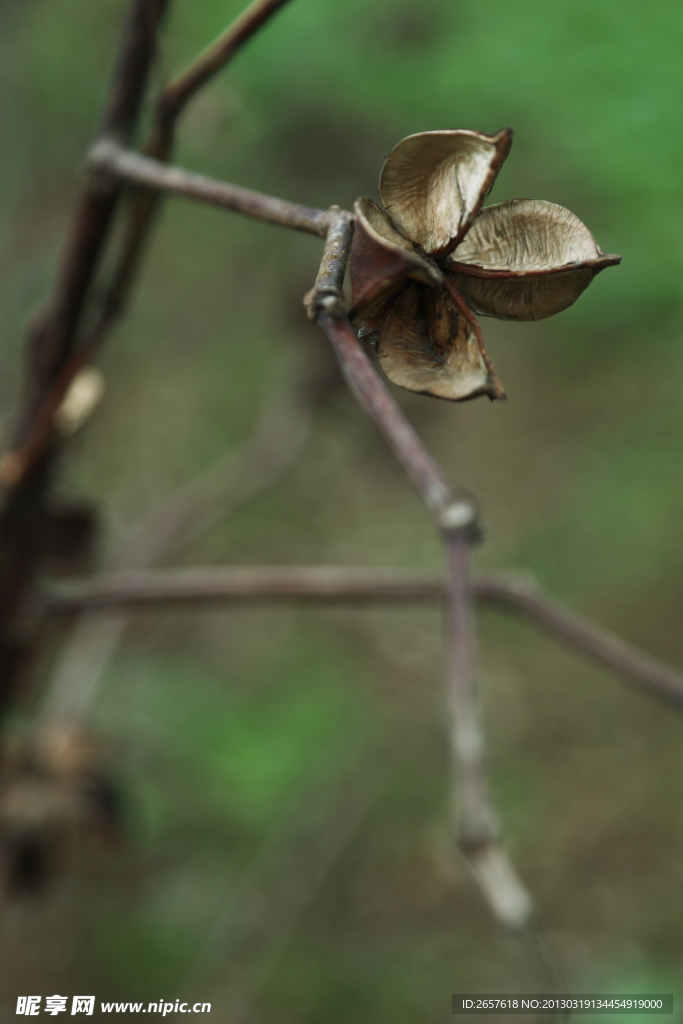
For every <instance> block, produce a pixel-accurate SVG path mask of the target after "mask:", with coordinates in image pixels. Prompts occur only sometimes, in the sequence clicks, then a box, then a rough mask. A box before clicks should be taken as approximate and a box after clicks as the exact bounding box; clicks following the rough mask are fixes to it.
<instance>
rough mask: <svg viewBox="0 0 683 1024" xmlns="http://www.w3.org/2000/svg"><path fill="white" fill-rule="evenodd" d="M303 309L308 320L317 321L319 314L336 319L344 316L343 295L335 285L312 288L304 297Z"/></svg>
mask: <svg viewBox="0 0 683 1024" xmlns="http://www.w3.org/2000/svg"><path fill="white" fill-rule="evenodd" d="M304 308H305V310H306V316H307V317H308V319H309V320H317V319H318V317H319V316H320V315H321V314H324V315H325V316H329V317H332V318H334V319H336V318H337V317H341V316H344V312H345V304H344V294H343V292H342V290H341V288H337V287H336V286H335V285H326V286H324V287H321V288H319V287H316V286H314V287H313V288H311V290H310V291H309V292H306V294H305V295H304Z"/></svg>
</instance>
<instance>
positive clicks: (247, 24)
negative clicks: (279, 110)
mask: <svg viewBox="0 0 683 1024" xmlns="http://www.w3.org/2000/svg"><path fill="white" fill-rule="evenodd" d="M286 2H287V0H256V2H255V3H253V4H251V5H250V6H249V7H248V8H247V9H246V10H245V11H244V12H243V13H242V14H241V15H240V16H239V17H238V18H237V19H236V20H235V21H234V22H233V23H232V25H230V26H229V27H228V28H227V29H226V30H225V32H224V33H222V34H221V35H220V36H219V37H218V39H217V40H216V41H215V42H214V43H213V44H212V45H211V46H210V47H208V48H207V50H205V51H204V53H202V54H201V55H200V56H199V57H198V58H197V60H196V61H195V62H194V63H193V64H192V65H191V66H190V67H189V68H188V69H187V70H186V71H185V72H184V73H183V74H181V75H179V76H178V78H176V79H175V80H174V81H172V82H171V83H170V85H169V86H168V87H167V88H166V89H165V90H164V92H163V93H162V96H161V97H160V99H159V101H158V104H157V110H156V121H155V123H154V125H153V127H152V131H151V134H150V137H149V139H148V142H147V145H146V147H145V151H146V154H147V157H148V158H156V159H157V160H159V161H163V160H167V159H168V157H169V156H170V153H171V151H172V149H173V142H174V129H175V125H176V122H177V120H178V117H179V116H180V114H181V113H182V111H183V110H184V108H185V106H186V105H187V103H188V101H189V100H190V99H191V98H192V96H194V95H195V94H196V92H197V91H198V90H199V89H200V88H201V87H202V86H203V85H204V84H206V82H207V81H208V80H209V79H210V78H211V77H212V76H213V75H214V74H215V73H216V72H217V71H219V70H220V69H221V68H223V67H225V66H226V65H227V64H228V63H229V62H230V61H231V60H232V58H233V57H234V56H235V54H236V53H237V52H238V51H239V50H240V49H241V48H242V47H243V46H244V44H245V43H246V42H248V40H249V39H250V38H251V37H252V36H253V35H254V33H256V32H257V31H258V30H259V29H260V28H261V27H262V26H263V25H264V24H265V23H266V22H267V21H269V20H270V18H271V17H272V16H273V14H275V13H276V12H277V11H278V10H279V8H280V7H282V6H284V4H285V3H286ZM167 3H168V0H163V3H161V5H160V0H151V3H150V5H149V9H148V11H146V12H143V14H144V17H145V18H146V22H145V26H146V28H147V29H148V30H149V31H151V30H154V31H155V32H156V29H157V27H158V22H159V18H160V13H159V11H158V10H157V8H159V9H160V6H164V5H165V4H167ZM155 5H156V8H155ZM140 10H142V8H140ZM138 13H139V12H138V11H137V8H136V9H135V10H134V12H133V15H132V21H131V26H132V27H131V31H133V32H134V33H135V34H136V40H137V45H138V51H139V49H140V47H141V46H142V45H144V44H145V40H146V36H145V33H144V32H141V31H140V24H139V22H140V18H139V17H138ZM145 26H143V27H145ZM138 51H136V50H133V53H132V57H131V54H130V53H128V52H127V51H126V52H124V53H123V55H122V57H121V58H120V60H119V66H118V71H117V75H116V76H115V80H116V83H117V86H116V88H115V89H114V91H113V93H112V100H111V103H110V105H109V107H108V109H107V111H106V112H105V116H104V117H103V119H102V129H101V131H100V138H104V137H107V138H109V139H110V140H115V141H117V142H119V141H128V140H129V138H130V136H131V128H130V125H129V124H128V121H127V120H126V118H127V115H128V105H127V104H128V102H129V92H130V91H131V90H135V89H138V90H143V89H144V84H145V78H144V76H143V77H141V65H140V66H138V65H139V52H138ZM197 177H201V176H197ZM207 180H208V179H207ZM113 184H114V187H111V185H112V183H111V182H110V183H109V184H108V185H106V186H105V187H104V188H95V189H93V190H92V192H91V193H88V194H87V196H86V198H87V202H88V204H90V206H92V205H93V204H94V203H95V204H97V203H99V204H100V205H102V204H103V205H105V206H106V205H107V204H109V205H110V206H111V207H112V209H111V211H110V213H112V212H113V203H115V202H117V201H118V198H119V191H118V189H117V188H116V183H115V182H114V183H113ZM242 191H243V192H244V193H245V194H247V193H248V194H249V196H250V197H251V199H252V200H253V199H254V197H256V200H257V202H256V205H257V206H258V193H253V192H249V190H242ZM242 198H243V197H242ZM266 198H269V197H266ZM159 200H160V193H159V191H158V190H157V189H156V187H153V188H139V189H137V190H136V191H135V192H134V193H133V194H132V195H131V196H130V197H129V202H128V210H127V216H126V221H125V226H124V231H123V238H122V241H121V246H120V249H119V252H118V255H117V258H116V261H115V264H114V268H113V270H112V273H111V278H110V280H109V283H108V285H107V287H106V289H105V291H104V297H103V299H102V302H101V307H100V310H99V312H98V314H97V317H96V321H95V324H94V325H93V326H92V328H91V329H90V331H89V333H88V334H87V336H86V337H85V338H84V339H83V341H82V342H81V344H80V345H79V348H78V351H76V352H72V353H71V354H70V356H69V358H68V359H67V361H66V362H65V363H64V365H63V366H62V367H61V368H60V369H59V372H58V374H57V376H56V379H55V380H54V381H53V382H52V383H51V385H50V387H49V388H48V390H47V392H46V393H43V392H41V391H40V390H39V391H38V392H37V393H36V394H35V395H34V398H33V401H34V402H35V405H34V406H33V407H32V410H31V413H30V416H29V417H28V419H27V421H26V424H25V428H24V430H23V431H22V433H21V434H20V435H19V437H18V438H17V440H16V441H15V443H14V445H13V446H12V448H11V449H10V450H9V451H7V452H5V454H4V455H3V456H2V458H1V459H0V492H1V491H2V490H4V492H5V494H4V497H5V500H7V498H8V496H9V494H10V493H11V491H12V490H14V489H16V488H17V487H18V486H19V485H20V484H21V482H22V480H23V479H24V478H25V476H26V474H27V473H28V472H30V470H31V469H32V468H33V466H34V465H35V464H36V462H37V461H38V459H39V458H40V457H41V455H42V453H43V452H44V450H45V448H46V447H47V445H48V443H49V441H50V438H51V435H52V428H53V422H54V415H55V412H56V411H57V409H58V408H59V405H60V403H61V400H62V398H63V397H64V395H65V394H66V392H67V390H68V388H69V385H70V384H71V381H72V380H73V378H74V377H75V375H76V374H77V373H78V371H79V370H80V369H81V368H82V367H83V366H84V365H85V364H86V363H87V362H88V361H89V360H90V359H92V357H93V356H94V354H95V352H96V351H97V349H98V348H99V346H100V344H101V342H102V340H103V338H104V336H105V335H106V333H107V331H108V330H109V328H110V327H111V325H112V324H113V323H114V321H115V320H116V319H117V318H118V317H119V316H120V314H121V312H122V310H123V308H124V306H125V304H126V301H127V299H128V295H129V293H130V289H131V286H132V283H133V280H134V278H135V275H136V272H137V269H138V267H139V263H140V258H141V255H142V251H143V249H144V245H145V242H146V240H147V238H148V236H149V232H150V229H151V227H152V224H153V222H154V219H155V214H156V213H157V211H158V209H159ZM281 202H282V203H285V201H284V200H282V201H281ZM219 205H223V204H222V203H220V204H219ZM285 205H286V204H285ZM292 205H294V204H292ZM229 208H231V209H232V208H233V207H229ZM299 209H300V210H308V209H309V208H308V207H300V208H299ZM242 212H245V213H249V214H250V215H251V216H258V213H256V212H254V209H251V208H250V209H245V210H243V211H242ZM320 212H323V211H320ZM91 219H92V210H89V212H87V213H86V222H89V221H90V220H91ZM266 219H268V218H266ZM275 222H276V223H281V221H277V220H276V221H275ZM287 226H295V225H292V224H291V223H289V222H287ZM107 230H108V224H107ZM302 230H308V229H307V228H302ZM314 233H316V234H321V235H324V234H325V228H324V227H323V228H321V230H320V231H317V232H314ZM81 245H82V242H79V247H80V246H81ZM97 262H98V256H97V255H95V256H92V258H90V260H89V261H88V260H85V261H82V267H83V269H84V270H85V271H86V272H90V273H91V277H92V276H94V273H95V271H96V269H97ZM79 316H80V310H79V311H78V314H77V317H76V320H75V321H74V324H73V333H75V329H76V327H77V325H78V318H79ZM51 320H52V314H50V316H49V317H48V318H47V319H46V315H45V314H44V315H41V316H40V317H38V318H37V319H36V322H35V328H34V332H33V333H34V336H35V338H36V343H35V344H36V346H38V347H40V344H41V342H40V339H41V338H42V337H43V336H44V332H45V330H46V329H47V327H48V324H49V323H50V322H51ZM34 347H35V346H34ZM33 391H35V389H33V390H32V393H33Z"/></svg>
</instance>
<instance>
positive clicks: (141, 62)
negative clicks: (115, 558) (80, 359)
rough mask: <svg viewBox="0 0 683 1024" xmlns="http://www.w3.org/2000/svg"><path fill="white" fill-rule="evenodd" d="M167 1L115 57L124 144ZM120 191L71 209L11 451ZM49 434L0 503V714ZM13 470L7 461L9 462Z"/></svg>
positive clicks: (142, 0)
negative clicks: (67, 234)
mask: <svg viewBox="0 0 683 1024" xmlns="http://www.w3.org/2000/svg"><path fill="white" fill-rule="evenodd" d="M167 3H168V0H133V3H132V4H131V8H130V14H129V17H128V20H127V23H126V26H125V28H124V31H123V36H122V42H121V46H120V51H119V53H120V56H119V59H118V62H117V65H116V69H115V72H114V75H113V78H112V82H111V86H110V89H109V93H108V98H107V101H106V104H105V109H104V114H103V117H102V122H101V124H102V127H101V132H102V133H105V134H107V135H108V136H109V137H114V138H117V139H120V140H121V141H122V142H126V143H127V142H129V141H130V139H131V138H132V137H133V133H134V131H135V127H136V124H137V119H138V116H139V113H140V108H141V105H142V100H143V97H144V92H145V88H146V83H147V80H148V77H149V72H150V68H151V65H152V61H153V59H154V54H155V47H156V38H157V33H158V30H159V26H160V23H161V19H162V17H163V14H164V11H165V9H166V6H167ZM120 192H121V189H120V187H119V186H118V184H117V183H116V182H115V183H114V187H113V188H109V189H108V190H107V191H106V192H102V191H100V190H99V189H93V188H91V186H90V184H89V183H88V184H87V185H86V187H85V189H84V191H83V194H82V197H81V200H80V203H79V205H78V207H77V210H76V213H75V216H74V221H73V227H72V230H71V236H70V239H69V241H68V243H67V246H66V249H65V253H64V256H63V258H62V261H61V266H60V269H59V271H58V274H57V280H56V285H55V288H54V291H53V295H52V298H51V300H50V301H49V303H48V304H47V305H46V307H45V308H44V309H43V310H42V311H41V313H40V314H39V315H38V316H36V317H35V318H34V320H33V323H32V326H31V327H30V330H29V334H28V338H27V349H28V359H27V370H26V377H25V385H24V396H23V401H22V408H21V413H20V416H19V419H18V423H17V428H16V430H15V434H14V440H13V447H14V448H15V449H16V448H19V447H21V445H22V443H23V442H24V441H25V440H26V438H27V437H29V436H30V435H31V433H32V431H33V422H34V418H35V417H36V416H37V415H39V413H40V410H41V408H42V403H43V401H44V400H45V396H46V395H47V394H48V393H49V392H50V390H51V389H52V387H53V386H54V383H55V381H57V380H58V379H59V377H60V374H61V373H62V370H63V368H64V366H65V365H66V364H67V363H68V361H69V359H70V358H71V356H72V353H73V352H74V350H75V346H76V340H77V332H78V330H79V327H80V324H81V321H82V319H83V314H84V311H85V308H86V305H87V303H88V301H89V299H90V296H91V291H92V284H93V281H94V278H95V274H96V272H97V269H98V266H99V263H100V258H101V256H102V253H103V250H104V246H105V243H106V241H107V239H108V236H109V231H110V228H111V225H112V222H113V215H114V212H115V209H116V206H117V203H118V200H119V197H120ZM50 440H51V438H50V435H48V436H46V437H45V440H44V442H43V444H42V446H41V447H40V449H39V451H38V453H37V454H36V455H35V456H33V460H32V463H31V471H30V472H24V473H23V475H22V474H21V473H19V474H16V473H15V475H14V478H13V479H12V481H11V484H10V485H9V486H8V487H7V488H6V489H5V492H4V494H3V495H2V501H1V502H0V537H1V538H2V551H1V552H0V565H1V566H2V569H1V572H0V708H1V709H4V706H5V704H6V703H7V702H8V701H9V699H10V698H11V696H12V693H13V691H14V688H15V685H16V677H17V671H18V670H19V664H20V663H19V662H18V661H17V653H16V652H17V640H16V635H15V632H16V628H15V622H16V620H17V618H18V617H19V616H20V615H21V611H22V608H23V606H24V605H25V603H26V602H27V601H28V600H29V599H30V594H31V590H32V587H33V584H34V580H35V575H36V572H37V568H38V564H39V559H40V550H41V544H40V534H41V530H42V528H43V522H44V515H45V505H46V499H47V494H48V491H49V487H50V483H51V478H52V471H53V466H54V461H55V455H56V451H57V446H56V445H52V444H51V443H50ZM9 465H10V467H11V459H10V460H9Z"/></svg>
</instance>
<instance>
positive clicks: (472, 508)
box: [439, 493, 482, 543]
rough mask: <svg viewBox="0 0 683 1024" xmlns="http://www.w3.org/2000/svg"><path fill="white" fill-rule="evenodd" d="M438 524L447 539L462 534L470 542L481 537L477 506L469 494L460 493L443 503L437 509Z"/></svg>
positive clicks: (479, 539) (475, 541) (476, 540)
mask: <svg viewBox="0 0 683 1024" xmlns="http://www.w3.org/2000/svg"><path fill="white" fill-rule="evenodd" d="M439 526H440V527H441V530H442V532H443V534H444V536H445V538H446V539H447V540H450V539H454V538H455V537H458V536H463V537H464V538H465V539H466V540H469V541H470V542H471V543H478V542H479V541H481V539H482V530H481V525H480V522H479V507H478V505H477V502H476V500H475V499H474V498H473V497H472V496H471V495H469V494H465V493H463V494H460V495H458V496H457V497H456V498H454V499H453V500H451V501H448V502H447V503H445V504H444V505H443V506H442V508H441V509H440V511H439Z"/></svg>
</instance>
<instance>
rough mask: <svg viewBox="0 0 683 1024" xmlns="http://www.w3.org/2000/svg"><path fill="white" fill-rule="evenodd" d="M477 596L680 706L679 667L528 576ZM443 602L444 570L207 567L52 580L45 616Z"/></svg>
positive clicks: (171, 516) (169, 512)
mask: <svg viewBox="0 0 683 1024" xmlns="http://www.w3.org/2000/svg"><path fill="white" fill-rule="evenodd" d="M212 486H213V485H212ZM204 489H205V484H201V487H197V488H196V489H195V486H194V485H193V486H192V488H191V489H189V490H188V493H187V496H186V497H183V498H180V497H179V498H178V499H173V500H170V499H169V500H167V502H166V503H164V505H163V506H162V508H164V509H166V511H164V512H163V514H160V513H159V512H157V514H156V515H155V516H153V517H151V518H150V519H149V520H148V521H147V523H146V528H145V531H144V532H145V534H146V536H148V537H152V536H155V537H158V536H159V535H160V533H159V531H161V534H163V533H164V531H165V529H167V528H168V527H164V526H163V522H179V523H182V522H183V521H184V522H185V528H184V529H183V530H182V533H183V534H184V533H185V530H186V528H187V525H188V523H189V522H192V521H193V520H194V518H195V516H196V512H195V513H194V514H190V513H189V512H183V507H184V506H185V502H187V503H188V506H187V507H188V508H189V509H191V508H192V506H193V505H194V504H195V502H196V503H197V507H201V504H202V503H201V501H197V499H198V497H199V493H200V491H201V492H204ZM192 494H194V495H195V497H194V498H193V497H192V496H191V495H192ZM209 504H210V503H209ZM223 512H224V509H223V510H222V511H221V512H220V513H219V514H223ZM209 514H211V513H209ZM214 514H215V513H214ZM204 515H206V511H205V512H204ZM186 517H187V518H186ZM141 533H142V531H141ZM173 534H174V529H173V528H172V529H171V535H173ZM472 594H473V597H474V598H475V599H476V600H477V601H478V602H480V603H481V604H482V605H486V606H489V605H493V606H494V607H495V606H497V607H500V608H503V609H510V610H512V611H516V612H521V613H522V615H524V616H526V617H527V618H529V619H530V620H531V621H532V622H534V623H536V624H538V625H540V626H543V627H544V628H545V629H547V630H548V632H550V633H552V634H553V635H554V636H556V637H558V638H559V639H561V640H563V641H564V642H565V643H566V644H567V645H568V646H569V647H570V648H572V649H578V650H579V651H582V652H583V653H585V654H589V655H590V656H591V657H592V658H593V659H594V660H595V661H597V662H599V663H600V664H601V665H604V666H605V667H607V668H609V669H612V670H613V671H616V672H618V673H619V674H621V675H624V676H626V677H627V678H629V679H631V680H632V681H634V682H637V683H638V684H640V685H641V686H642V687H643V688H645V689H646V690H648V691H649V692H650V693H651V694H653V695H655V696H658V697H663V698H665V699H667V700H668V701H670V702H671V703H674V704H675V705H677V706H678V707H679V708H683V675H681V674H680V673H679V672H677V671H676V669H674V668H673V667H671V666H670V665H666V664H665V663H663V662H661V661H658V660H657V659H656V658H653V657H652V656H651V655H649V654H646V653H645V651H641V650H640V649H639V648H637V647H635V646H634V645H633V644H629V643H627V642H626V641H625V640H622V639H621V638H620V637H618V636H616V635H615V634H614V633H612V632H611V631H610V630H608V629H605V628H604V627H603V626H600V625H598V624H597V623H595V622H592V621H591V620H589V619H587V618H585V617H584V616H582V615H579V614H577V613H576V612H574V611H572V610H571V609H569V608H567V607H565V605H563V604H562V603H561V602H560V601H557V600H555V599H554V598H551V597H549V596H548V595H547V594H545V593H544V592H543V591H542V590H541V589H540V587H538V586H537V585H536V584H535V583H533V582H532V581H530V580H528V579H527V578H525V577H524V576H521V575H519V574H514V573H503V572H487V573H478V574H477V575H475V576H474V578H473V580H472ZM445 598H446V584H445V582H444V578H443V576H442V575H441V574H439V573H435V572H429V571H421V570H415V569H384V568H373V569H365V568H351V567H347V566H282V565H276V566H254V567H252V566H239V567H230V568H225V567H215V566H207V567H202V568H194V569H162V570H154V571H151V570H148V571H128V572H113V573H110V574H107V575H103V576H99V577H95V578H94V579H91V580H81V581H79V582H72V583H68V584H66V583H63V584H59V585H56V584H52V585H50V586H49V587H47V588H46V590H45V601H46V610H47V612H48V613H49V614H51V615H60V616H61V615H72V614H76V613H88V614H89V613H95V612H105V611H107V610H113V609H117V610H118V609H124V610H125V609H128V610H132V609H136V610H142V609H144V608H159V607H164V606H167V607H171V606H175V607H177V606H180V605H183V606H191V607H192V608H197V609H201V608H202V607H204V606H206V605H217V604H232V603H236V604H242V603H253V604H257V603H259V604H260V603H263V604H280V603H292V602H301V603H303V604H314V605H316V606H318V605H340V604H342V605H343V604H352V605H355V604H410V603H438V602H439V601H443V600H444V599H445Z"/></svg>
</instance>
